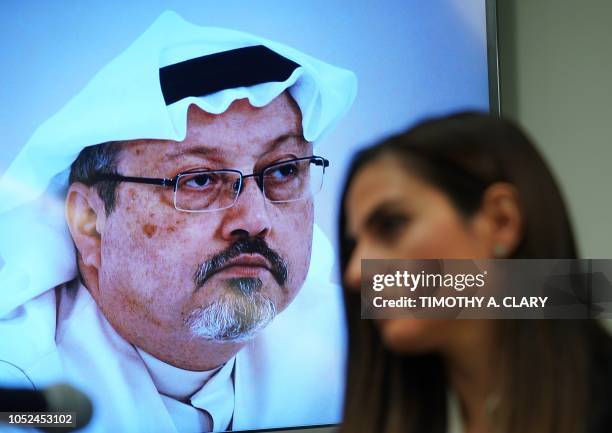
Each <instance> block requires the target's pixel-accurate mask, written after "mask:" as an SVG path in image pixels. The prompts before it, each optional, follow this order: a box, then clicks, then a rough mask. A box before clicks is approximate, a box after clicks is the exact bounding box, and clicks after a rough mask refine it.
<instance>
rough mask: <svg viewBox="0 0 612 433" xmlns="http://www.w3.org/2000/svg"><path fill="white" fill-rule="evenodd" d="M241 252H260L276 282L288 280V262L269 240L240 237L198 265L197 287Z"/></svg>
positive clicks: (280, 283) (194, 279)
mask: <svg viewBox="0 0 612 433" xmlns="http://www.w3.org/2000/svg"><path fill="white" fill-rule="evenodd" d="M241 254H259V255H261V256H262V257H263V258H265V259H266V260H267V261H268V263H269V264H270V272H271V273H272V276H273V277H274V279H275V280H276V282H277V283H278V284H279V285H280V286H282V285H284V284H285V282H286V281H287V263H286V262H285V260H283V258H282V257H281V256H280V255H279V254H278V253H277V252H276V251H274V250H273V249H272V248H270V247H269V246H268V244H267V242H266V241H265V240H263V239H260V238H246V239H240V240H238V241H236V242H234V243H233V244H232V245H230V246H229V247H228V248H227V249H225V250H224V251H221V252H220V253H218V254H215V255H214V256H213V257H211V258H210V259H208V260H206V261H205V262H204V263H202V264H200V265H198V268H197V269H196V271H195V273H194V275H193V281H194V283H195V286H196V289H199V288H201V287H202V286H203V285H204V283H205V282H206V280H208V278H210V277H211V276H212V275H213V274H215V273H216V272H219V271H220V270H221V269H223V268H224V267H225V266H227V264H228V262H229V261H230V260H232V259H234V258H236V257H238V256H239V255H241Z"/></svg>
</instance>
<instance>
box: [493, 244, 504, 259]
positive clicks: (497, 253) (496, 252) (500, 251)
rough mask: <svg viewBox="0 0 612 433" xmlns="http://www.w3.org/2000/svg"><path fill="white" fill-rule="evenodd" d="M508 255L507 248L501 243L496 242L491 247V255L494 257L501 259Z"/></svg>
mask: <svg viewBox="0 0 612 433" xmlns="http://www.w3.org/2000/svg"><path fill="white" fill-rule="evenodd" d="M507 255H508V248H506V246H505V245H503V244H497V245H495V247H493V256H494V257H495V258H496V259H503V258H504V257H506V256H507Z"/></svg>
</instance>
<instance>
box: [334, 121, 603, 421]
mask: <svg viewBox="0 0 612 433" xmlns="http://www.w3.org/2000/svg"><path fill="white" fill-rule="evenodd" d="M339 235H340V247H341V253H340V256H341V271H342V274H343V281H344V284H345V289H346V290H345V300H346V313H347V319H348V324H349V360H348V362H349V364H348V378H347V388H346V405H345V420H344V424H343V426H342V429H341V430H342V431H344V432H350V433H357V432H381V433H382V432H388V433H391V432H393V433H396V432H406V433H412V432H414V433H417V432H418V433H430V432H439V433H445V432H452V433H455V432H461V431H463V432H468V433H476V432H478V433H481V432H482V433H484V432H496V433H497V432H499V433H510V432H511V433H517V432H520V433H532V432H533V433H535V432H538V433H579V432H588V433H595V432H603V431H608V429H612V403H610V402H609V400H608V387H612V367H611V366H612V340H611V338H610V337H609V336H608V334H607V333H606V332H605V331H604V330H603V329H602V327H601V326H600V325H599V323H598V322H596V321H592V320H583V321H577V320H426V319H409V318H406V319H389V320H377V321H374V320H361V319H360V292H359V288H360V278H361V270H360V261H361V259H363V258H405V259H428V258H559V259H562V258H564V259H573V258H576V257H577V253H576V245H575V242H574V237H573V234H572V229H571V226H570V222H569V217H568V213H567V210H566V207H565V205H564V203H563V200H562V197H561V194H560V192H559V189H558V187H557V185H556V183H555V181H554V179H553V177H552V175H551V172H550V170H549V169H548V167H547V166H546V164H545V162H544V161H543V159H542V157H541V156H540V155H539V153H538V152H537V151H536V149H535V148H534V146H533V145H532V144H531V143H530V141H529V140H528V138H527V137H526V136H525V135H524V134H523V133H522V132H521V131H520V130H519V129H518V128H517V127H515V126H514V125H513V124H511V123H510V122H508V121H505V120H501V119H499V118H496V117H493V116H489V115H485V114H477V113H463V114H458V115H453V116H450V117H446V118H442V119H437V120H431V121H427V122H425V123H423V124H421V125H419V126H417V127H416V128H414V129H412V130H410V131H408V132H407V133H404V134H400V135H397V136H395V137H392V138H390V139H388V140H386V141H384V142H382V143H380V144H378V145H376V146H374V147H372V148H369V149H366V150H364V151H362V152H360V153H359V154H358V155H356V157H355V159H354V160H353V163H352V166H351V168H350V170H349V176H348V179H347V183H346V186H345V189H344V194H343V198H342V208H341V212H340V231H339Z"/></svg>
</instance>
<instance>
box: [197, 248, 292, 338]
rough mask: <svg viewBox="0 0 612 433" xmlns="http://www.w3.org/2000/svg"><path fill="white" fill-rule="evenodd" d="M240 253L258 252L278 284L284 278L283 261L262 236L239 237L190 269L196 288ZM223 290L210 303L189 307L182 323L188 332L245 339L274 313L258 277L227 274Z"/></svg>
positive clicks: (266, 323) (272, 305) (206, 336)
mask: <svg viewBox="0 0 612 433" xmlns="http://www.w3.org/2000/svg"><path fill="white" fill-rule="evenodd" d="M240 254H260V255H261V256H263V257H264V258H265V259H266V260H267V261H268V262H269V264H270V267H271V269H270V272H271V273H272V276H273V277H274V279H275V280H276V282H277V283H278V284H279V285H280V286H282V285H284V284H285V282H286V280H287V265H286V264H285V261H284V260H283V259H282V258H281V257H280V255H279V254H278V253H276V252H275V251H273V250H271V249H270V248H269V247H268V246H267V244H266V242H265V241H264V240H262V239H243V240H239V241H237V242H235V243H234V244H233V245H231V246H230V247H229V248H227V249H226V250H225V251H223V252H221V253H219V254H217V255H215V256H214V257H212V258H211V259H209V260H207V261H206V262H205V263H202V264H201V265H199V266H198V268H197V270H196V272H195V273H194V283H195V286H196V290H199V289H200V288H201V287H202V286H203V285H204V283H205V282H206V281H207V280H208V279H209V278H210V277H211V276H212V275H213V274H215V273H216V272H217V271H219V270H221V269H222V268H223V267H224V266H225V265H226V263H227V262H228V261H230V260H231V259H233V258H235V257H237V256H239V255H240ZM226 281H227V288H225V290H224V293H223V294H222V295H221V296H220V297H219V298H218V299H216V300H215V301H214V302H212V303H211V304H209V305H207V306H205V307H200V308H197V309H195V310H194V311H192V312H191V313H190V314H189V316H188V317H187V319H186V321H185V324H186V326H187V327H188V328H189V329H190V330H191V332H192V334H193V335H194V336H197V337H202V338H205V339H207V340H212V341H219V342H240V341H245V340H249V339H251V338H253V337H255V335H256V334H257V333H258V332H259V331H260V330H262V329H263V328H265V327H266V326H267V325H268V324H269V323H270V322H271V321H272V319H274V317H275V316H276V306H275V304H274V302H273V301H272V300H271V299H269V298H268V297H266V296H264V295H263V294H262V293H261V288H262V285H263V283H262V281H261V279H259V278H253V277H241V278H229V279H227V280H226Z"/></svg>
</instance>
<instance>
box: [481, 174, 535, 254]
mask: <svg viewBox="0 0 612 433" xmlns="http://www.w3.org/2000/svg"><path fill="white" fill-rule="evenodd" d="M474 224H475V228H476V230H477V232H478V233H477V234H478V237H479V238H480V240H481V241H482V243H483V247H484V253H485V254H486V255H487V256H488V257H496V258H504V257H508V256H510V255H511V254H512V252H513V251H514V250H515V249H516V248H517V247H518V245H519V244H520V242H521V239H522V237H523V228H524V219H523V212H522V210H521V202H520V197H519V193H518V191H517V189H516V187H514V185H512V184H510V183H507V182H496V183H494V184H492V185H490V186H489V187H488V188H487V189H486V190H485V192H484V194H483V196H482V202H481V206H480V209H479V210H478V212H477V215H476V216H475V218H474Z"/></svg>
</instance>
